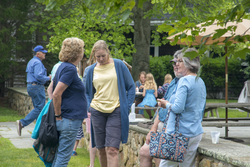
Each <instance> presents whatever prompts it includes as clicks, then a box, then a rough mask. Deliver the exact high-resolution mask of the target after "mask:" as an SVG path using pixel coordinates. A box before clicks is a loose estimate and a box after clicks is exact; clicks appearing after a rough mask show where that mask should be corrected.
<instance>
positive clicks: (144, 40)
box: [37, 0, 250, 79]
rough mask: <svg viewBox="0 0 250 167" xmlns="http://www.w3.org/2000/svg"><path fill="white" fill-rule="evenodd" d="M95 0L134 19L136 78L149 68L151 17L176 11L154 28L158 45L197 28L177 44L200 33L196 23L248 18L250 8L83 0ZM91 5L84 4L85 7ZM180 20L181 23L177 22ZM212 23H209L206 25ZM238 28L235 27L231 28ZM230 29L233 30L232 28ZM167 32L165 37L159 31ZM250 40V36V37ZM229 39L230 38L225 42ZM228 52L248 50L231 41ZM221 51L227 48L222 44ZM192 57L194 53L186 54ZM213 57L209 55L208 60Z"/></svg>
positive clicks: (243, 4) (174, 0)
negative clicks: (160, 35)
mask: <svg viewBox="0 0 250 167" xmlns="http://www.w3.org/2000/svg"><path fill="white" fill-rule="evenodd" d="M68 1H69V0H63V1H57V0H49V1H47V0H37V2H40V3H44V4H46V5H47V9H49V10H50V9H53V8H56V7H58V6H61V5H64V4H66V3H67V2H68ZM89 2H91V3H92V4H105V7H106V8H105V9H106V11H107V14H108V16H113V15H117V14H122V16H123V17H122V18H123V20H125V19H126V18H129V17H130V18H132V19H133V21H134V28H135V32H134V47H135V49H136V52H135V53H134V54H133V63H132V66H133V70H132V75H133V78H134V79H135V78H137V75H138V73H139V72H140V71H141V70H145V71H148V69H149V45H150V18H151V17H153V16H154V17H158V18H162V17H163V16H164V14H166V13H170V14H172V16H173V17H172V18H171V19H172V20H171V19H170V20H169V19H167V20H166V22H165V23H164V24H162V25H160V26H159V27H158V29H157V30H158V31H154V35H153V37H155V39H156V40H154V44H155V45H161V44H165V43H166V42H167V41H166V40H165V38H166V36H167V35H172V34H174V33H177V32H180V31H183V30H185V29H187V28H189V29H193V36H190V37H188V36H187V35H185V33H183V34H181V35H179V36H178V37H176V38H175V41H174V42H173V43H172V44H173V45H174V44H176V42H177V40H179V39H180V40H188V41H193V37H194V36H195V35H198V33H199V32H200V31H202V29H197V28H195V27H196V24H197V23H200V22H205V21H208V20H212V21H213V20H215V19H217V20H219V21H220V23H221V24H224V23H225V22H227V21H230V20H234V19H237V20H240V19H241V18H242V17H246V14H245V13H246V11H248V10H249V6H250V3H249V1H247V0H242V1H237V2H236V1H233V0H231V1H226V0H213V1H206V0H151V1H150V0H116V1H113V0H104V1H101V0H89V1H83V3H84V4H87V3H89ZM87 8H88V7H87V6H84V10H86V9H87ZM176 20H177V22H176ZM209 24H212V22H207V23H206V25H209ZM231 28H232V30H234V28H233V27H231ZM228 30H229V29H228ZM228 30H224V31H223V32H221V31H220V32H218V33H216V34H214V38H219V37H220V36H221V35H222V34H223V33H225V32H226V31H228ZM158 32H160V33H163V35H162V39H160V37H159V34H158ZM237 38H238V40H239V41H243V39H242V38H241V37H237ZM246 38H247V39H248V37H246ZM225 42H226V41H225ZM227 46H228V52H227V55H226V56H229V55H232V54H236V55H240V57H242V58H244V56H243V55H245V53H246V52H247V51H248V49H238V52H235V50H234V49H233V48H235V45H234V44H232V43H230V42H229V43H227ZM211 48H216V44H214V45H213V46H205V45H204V44H203V45H201V46H200V47H199V53H200V54H204V52H205V51H206V50H208V49H211ZM217 50H220V51H221V52H223V48H221V47H219V49H217ZM186 56H191V55H186ZM208 59H209V58H207V57H205V59H204V60H206V61H207V60H208Z"/></svg>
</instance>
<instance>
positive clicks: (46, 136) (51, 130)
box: [39, 99, 59, 147]
mask: <svg viewBox="0 0 250 167" xmlns="http://www.w3.org/2000/svg"><path fill="white" fill-rule="evenodd" d="M39 141H40V142H41V143H42V144H43V145H44V146H46V147H55V146H57V144H58V142H59V135H58V132H57V128H56V118H55V111H54V105H53V99H52V100H51V103H50V105H49V109H48V112H47V114H45V115H44V116H43V117H42V121H41V126H40V131H39Z"/></svg>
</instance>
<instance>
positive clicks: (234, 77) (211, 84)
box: [125, 55, 246, 97]
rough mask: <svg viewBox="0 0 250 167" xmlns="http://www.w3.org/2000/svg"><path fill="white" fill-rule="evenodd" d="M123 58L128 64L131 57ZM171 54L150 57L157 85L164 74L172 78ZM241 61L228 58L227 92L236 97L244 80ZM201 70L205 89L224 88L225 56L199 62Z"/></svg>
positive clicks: (215, 89) (150, 70) (213, 91)
mask: <svg viewBox="0 0 250 167" xmlns="http://www.w3.org/2000/svg"><path fill="white" fill-rule="evenodd" d="M125 60H126V61H127V62H128V63H129V64H130V63H131V62H132V57H126V58H125ZM170 60H172V56H170V55H166V56H162V57H150V62H149V65H150V68H149V72H150V73H152V74H153V76H154V78H155V81H156V83H157V85H158V86H161V85H162V84H163V82H164V76H165V75H166V74H171V75H172V77H173V78H174V77H175V76H174V73H173V67H172V65H171V63H169V61H170ZM241 63H242V61H241V60H239V59H228V87H229V91H230V92H229V94H231V95H234V97H238V96H239V94H240V92H241V90H242V88H243V85H244V81H245V80H246V79H244V73H243V72H242V71H241V70H240V69H241V68H242V67H241ZM201 66H202V72H201V75H200V77H201V78H202V79H203V81H204V82H205V84H206V87H207V91H208V90H209V92H212V93H218V91H221V90H223V89H224V88H225V58H224V57H219V58H212V59H209V60H208V62H204V63H201Z"/></svg>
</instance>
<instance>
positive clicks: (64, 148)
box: [52, 118, 83, 167]
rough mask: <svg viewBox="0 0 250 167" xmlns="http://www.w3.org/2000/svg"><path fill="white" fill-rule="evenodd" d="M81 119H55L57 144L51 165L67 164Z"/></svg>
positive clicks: (61, 166) (55, 166)
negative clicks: (57, 134)
mask: <svg viewBox="0 0 250 167" xmlns="http://www.w3.org/2000/svg"><path fill="white" fill-rule="evenodd" d="M82 121H83V120H82V119H81V120H80V119H66V118H62V120H58V121H56V128H57V131H58V132H59V146H58V149H57V152H56V155H55V159H54V161H53V165H52V166H53V167H64V166H67V165H68V162H69V160H70V158H71V154H72V152H73V148H74V145H75V141H76V136H77V132H78V130H79V128H80V126H81V124H82Z"/></svg>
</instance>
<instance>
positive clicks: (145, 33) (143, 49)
mask: <svg viewBox="0 0 250 167" xmlns="http://www.w3.org/2000/svg"><path fill="white" fill-rule="evenodd" d="M152 6H153V4H151V1H146V2H144V4H143V9H141V8H139V7H138V0H137V1H136V6H135V7H134V8H133V10H132V12H133V14H134V16H133V20H134V47H135V49H136V53H134V54H133V61H132V67H133V68H132V77H133V79H134V81H136V80H138V76H139V73H140V72H141V71H145V72H148V71H149V49H150V37H151V28H150V18H148V17H147V18H143V17H144V12H147V11H149V10H150V9H151V8H152Z"/></svg>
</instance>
